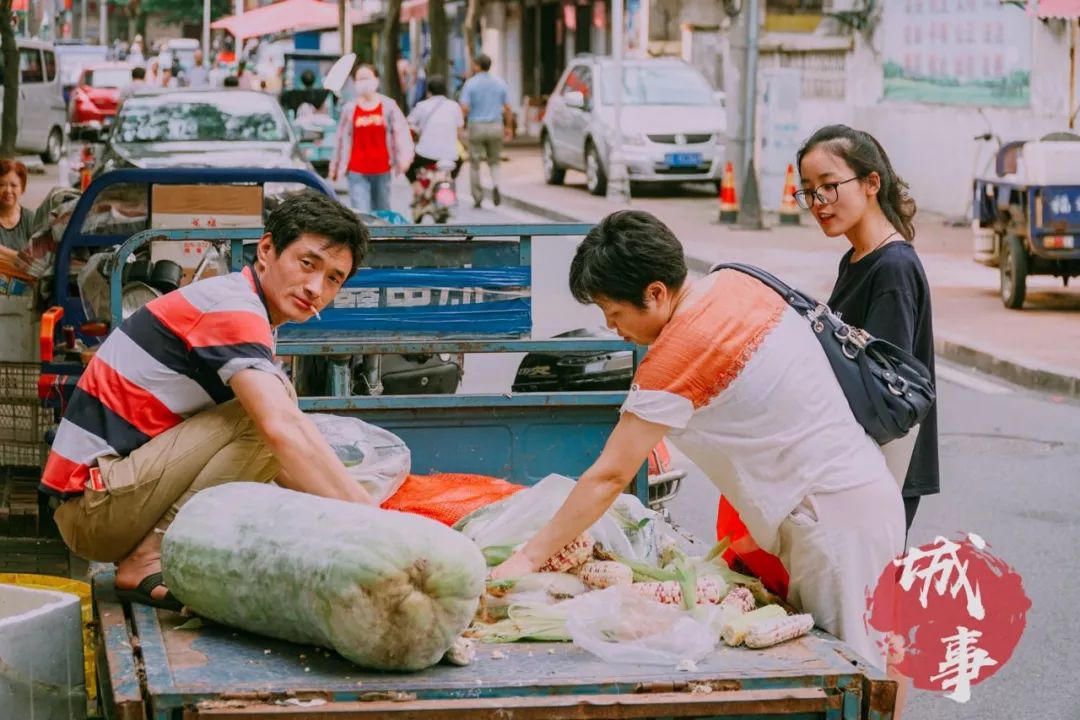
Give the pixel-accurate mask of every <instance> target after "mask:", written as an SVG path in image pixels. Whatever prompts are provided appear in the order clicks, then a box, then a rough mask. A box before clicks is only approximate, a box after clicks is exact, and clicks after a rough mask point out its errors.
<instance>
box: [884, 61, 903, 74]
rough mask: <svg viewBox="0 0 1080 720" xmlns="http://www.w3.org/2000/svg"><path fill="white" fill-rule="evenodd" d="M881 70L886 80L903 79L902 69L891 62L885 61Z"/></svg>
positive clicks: (896, 63)
mask: <svg viewBox="0 0 1080 720" xmlns="http://www.w3.org/2000/svg"><path fill="white" fill-rule="evenodd" d="M882 69H883V71H884V73H885V77H887V78H898V77H904V67H903V66H902V65H901V64H900V63H898V62H895V61H893V60H888V61H886V62H885V65H884V66H883V68H882Z"/></svg>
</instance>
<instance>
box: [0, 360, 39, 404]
mask: <svg viewBox="0 0 1080 720" xmlns="http://www.w3.org/2000/svg"><path fill="white" fill-rule="evenodd" d="M40 376H41V366H40V365H38V364H37V363H26V362H0V398H3V399H4V401H5V402H6V401H11V400H23V401H27V400H33V401H34V402H35V403H36V402H38V389H37V388H38V378H39V377H40Z"/></svg>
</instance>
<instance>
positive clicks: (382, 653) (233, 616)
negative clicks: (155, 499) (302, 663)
mask: <svg viewBox="0 0 1080 720" xmlns="http://www.w3.org/2000/svg"><path fill="white" fill-rule="evenodd" d="M161 559H162V569H163V571H164V574H165V584H166V585H167V586H168V587H169V589H170V590H171V591H172V592H173V593H174V594H175V595H176V597H177V598H179V599H180V601H181V602H183V603H184V604H185V605H187V606H188V607H189V608H191V609H192V610H193V611H195V612H196V613H197V614H199V615H200V616H202V617H206V618H208V619H210V620H214V621H216V622H219V623H222V624H224V625H229V626H232V627H236V628H241V629H243V630H247V631H250V632H253V633H259V634H263V635H269V636H271V637H276V638H281V639H283V640H291V641H293V642H297V643H303V644H308V645H318V646H323V647H329V648H333V649H334V650H336V651H337V652H339V653H340V654H341V655H342V656H344V657H345V658H348V659H349V660H351V661H353V662H355V663H356V664H357V665H361V666H363V667H367V668H373V669H378V670H420V669H422V668H425V667H428V666H430V665H434V664H435V663H437V662H438V661H439V660H440V659H441V658H442V656H443V654H444V653H446V651H447V650H448V649H449V648H450V646H451V644H452V643H453V642H454V640H455V639H456V638H457V637H458V636H459V635H460V634H461V632H462V631H463V630H464V629H465V628H466V627H467V626H468V625H469V623H470V621H471V620H472V618H473V616H474V615H475V613H476V610H477V607H478V605H479V600H480V595H481V593H482V592H483V590H484V578H485V574H486V564H485V562H484V557H483V555H482V554H481V553H480V550H479V549H478V548H477V547H476V545H475V544H474V543H473V542H472V541H471V540H469V538H467V537H465V536H464V535H462V534H460V533H458V532H455V531H454V530H451V529H450V528H448V527H446V526H444V525H442V524H440V523H437V522H435V521H433V520H429V519H427V518H424V517H420V516H418V515H410V514H406V513H399V512H394V511H391V510H379V509H377V508H373V507H368V506H364V505H357V504H354V503H346V502H342V501H338V500H329V499H326V498H322V497H317V496H314V495H308V494H305V493H299V492H293V491H291V490H285V489H282V488H279V487H276V486H272V485H263V484H258V483H247V482H240V483H228V484H225V485H219V486H216V487H212V488H208V489H206V490H203V491H201V492H199V493H197V494H196V495H195V496H194V497H192V498H191V500H189V501H188V502H187V503H186V504H185V505H184V506H183V507H182V508H181V509H180V512H179V513H178V514H177V516H176V519H175V520H174V521H173V523H172V525H170V527H169V529H168V530H167V531H166V533H165V537H164V539H163V541H162V547H161Z"/></svg>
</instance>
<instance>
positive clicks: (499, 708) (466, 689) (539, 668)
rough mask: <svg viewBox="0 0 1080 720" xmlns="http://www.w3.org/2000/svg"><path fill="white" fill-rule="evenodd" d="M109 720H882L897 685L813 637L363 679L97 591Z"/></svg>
mask: <svg viewBox="0 0 1080 720" xmlns="http://www.w3.org/2000/svg"><path fill="white" fill-rule="evenodd" d="M94 595H95V602H96V608H97V615H98V619H99V621H100V641H99V648H98V650H99V651H98V663H99V668H98V673H99V676H100V677H102V678H104V679H106V683H105V692H106V698H107V699H108V700H109V702H107V703H106V704H107V705H109V706H110V707H111V714H109V715H108V716H109V717H115V718H122V719H124V720H128V719H130V718H143V717H146V718H152V719H153V720H196V719H199V718H260V717H288V718H323V717H334V718H375V717H395V718H398V717H403V718H404V717H408V718H424V719H425V720H426V719H427V718H439V719H443V718H462V719H464V718H469V719H470V720H472V719H474V718H475V719H481V718H510V717H513V718H545V719H547V718H634V717H738V718H785V719H788V720H793V719H796V718H798V719H803V718H807V719H809V718H830V719H832V718H835V719H837V720H840V719H843V720H855V719H857V718H868V719H873V720H885V719H886V718H890V717H892V708H893V705H894V702H895V688H896V686H895V684H894V683H892V682H890V681H888V680H887V679H886V678H885V676H884V674H883V673H881V672H879V671H877V670H876V669H874V668H872V667H870V666H868V665H866V664H865V663H864V662H863V661H862V660H861V659H860V658H859V657H858V656H856V655H854V654H852V653H851V651H850V649H849V648H847V646H845V645H844V644H843V643H841V642H840V641H838V640H836V639H835V638H833V637H831V636H829V635H827V634H825V633H823V632H820V631H818V630H815V631H814V632H813V633H812V634H810V635H808V636H805V637H803V638H800V639H798V640H794V641H791V642H787V643H784V644H783V645H780V646H777V647H774V648H769V649H766V650H749V649H745V648H727V647H724V646H720V647H719V648H718V649H717V650H716V651H714V652H713V653H712V654H711V655H709V656H708V657H707V658H706V659H705V660H703V661H702V662H699V663H697V667H696V669H694V670H690V671H678V670H676V669H674V668H666V667H663V666H658V665H636V664H611V663H606V662H604V661H602V660H600V659H598V658H596V657H594V656H593V655H590V654H589V653H587V652H585V651H584V650H582V649H580V648H578V647H576V646H574V645H572V644H570V643H515V644H497V645H491V644H483V643H478V644H477V657H476V660H475V661H474V662H473V664H471V665H469V666H467V667H454V666H450V665H436V666H434V667H431V668H428V669H427V670H423V671H421V672H416V673H383V672H374V671H367V670H362V669H360V668H358V667H356V666H355V665H353V664H352V663H350V662H349V661H348V660H345V659H344V658H342V657H341V656H339V655H338V654H337V653H335V652H333V651H329V650H324V649H322V648H313V647H309V646H301V645H296V644H293V643H289V642H284V641H280V640H274V639H272V638H266V637H261V636H256V635H252V634H250V633H245V632H243V631H238V630H232V629H230V628H227V627H224V626H220V625H215V624H211V623H206V624H204V625H203V626H202V627H198V628H194V629H181V626H182V625H184V623H185V622H187V620H188V618H185V617H183V616H181V615H179V614H177V613H172V612H167V611H158V610H155V609H154V608H151V607H149V606H144V605H131V606H127V607H125V606H122V605H120V604H119V603H118V601H117V600H116V598H115V595H114V593H113V576H112V573H111V572H107V573H101V574H99V575H97V576H96V578H95V580H94Z"/></svg>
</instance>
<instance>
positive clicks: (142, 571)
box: [116, 530, 169, 600]
mask: <svg viewBox="0 0 1080 720" xmlns="http://www.w3.org/2000/svg"><path fill="white" fill-rule="evenodd" d="M160 572H161V534H160V533H158V532H157V531H156V530H151V531H150V534H149V535H147V536H146V537H145V538H143V539H142V541H141V542H140V543H139V544H138V545H136V546H135V549H134V550H132V551H131V554H130V555H128V556H127V557H125V558H123V559H122V560H120V562H119V563H117V565H116V589H117V590H134V589H136V588H137V587H139V583H141V582H142V581H143V579H144V578H146V577H147V576H148V575H153V574H154V573H160ZM168 592H169V590H168V588H166V587H165V586H164V585H158V586H157V587H155V588H154V589H153V590H152V591H151V592H150V597H152V598H154V599H155V600H164V599H165V597H166V595H168Z"/></svg>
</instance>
